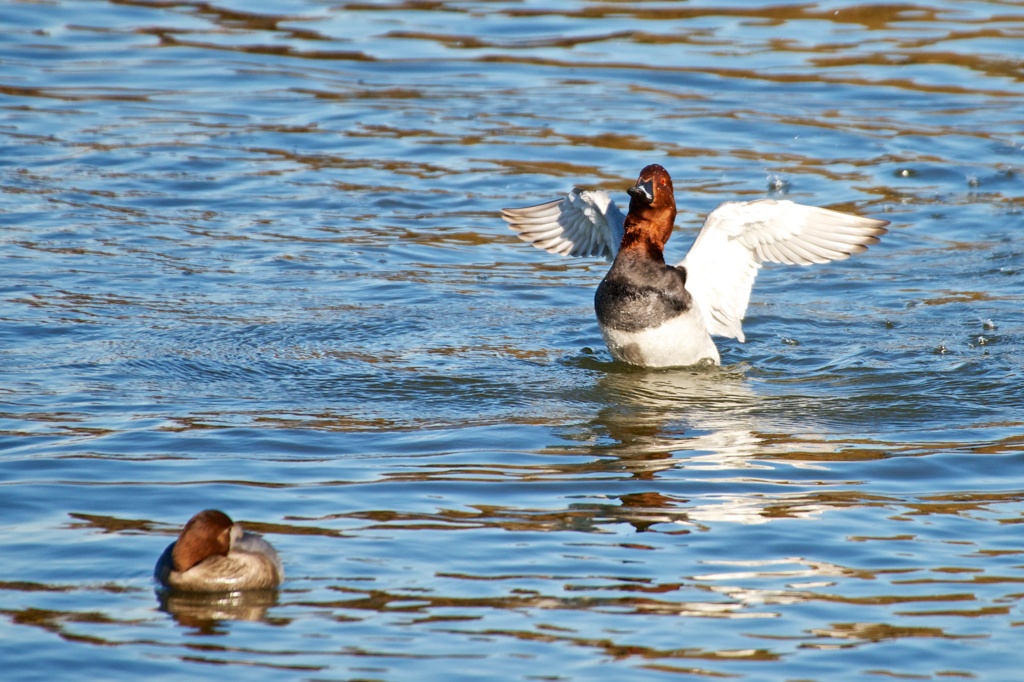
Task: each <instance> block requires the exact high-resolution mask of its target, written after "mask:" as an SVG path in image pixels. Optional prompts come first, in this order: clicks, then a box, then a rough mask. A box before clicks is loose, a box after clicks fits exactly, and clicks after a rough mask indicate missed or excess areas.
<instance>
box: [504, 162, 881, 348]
mask: <svg viewBox="0 0 1024 682" xmlns="http://www.w3.org/2000/svg"><path fill="white" fill-rule="evenodd" d="M628 191H629V195H630V202H629V213H628V214H627V215H625V216H623V215H622V212H621V211H619V209H618V207H616V206H615V204H614V202H612V201H611V199H610V198H609V196H608V194H607V193H605V192H600V191H598V192H584V191H580V190H574V191H573V193H571V194H570V195H569V196H567V197H565V198H564V199H560V200H557V201H551V202H548V203H545V204H540V205H537V206H529V207H526V208H515V209H503V210H502V217H503V218H504V219H505V220H506V221H507V222H508V223H509V226H510V227H511V228H512V229H513V230H515V231H516V232H517V233H518V235H519V238H520V239H522V240H524V241H528V242H530V243H532V244H533V245H534V246H536V247H538V248H542V249H545V250H547V251H551V252H553V253H559V254H562V255H571V256H604V257H605V258H609V259H612V258H613V259H614V260H613V262H612V267H611V270H609V271H608V274H607V275H605V277H604V279H603V280H602V281H601V284H600V285H599V286H598V288H597V292H596V294H595V296H594V309H595V312H596V313H597V321H598V325H599V326H600V328H601V335H602V336H603V337H604V340H605V343H606V344H607V345H608V350H609V351H610V352H611V354H612V357H613V358H615V359H616V360H619V361H622V362H626V363H629V364H632V365H639V366H642V367H681V366H688V365H695V364H698V363H701V362H711V363H714V364H719V363H720V362H721V358H720V356H719V353H718V349H717V348H716V347H715V343H714V341H712V339H711V336H712V335H716V336H726V337H730V338H736V339H739V340H740V341H743V340H744V336H743V329H742V321H743V317H744V315H745V313H746V310H747V304H748V303H749V301H750V290H751V287H752V286H753V284H754V278H755V277H756V276H757V271H758V269H759V268H760V267H761V264H762V263H763V262H765V261H771V262H776V263H787V264H798V265H808V264H811V263H826V262H828V261H832V260H841V259H844V258H848V257H849V256H850V255H851V254H854V253H860V252H862V251H865V250H866V249H867V245H868V244H874V243H877V242H878V235H881V234H885V232H886V231H887V230H886V229H885V225H888V224H889V223H888V221H885V220H873V219H871V218H861V217H858V216H852V215H848V214H845V213H838V212H836V211H830V210H828V209H824V208H816V207H813V206H803V205H801V204H795V203H793V202H791V201H774V200H770V199H762V200H759V201H748V202H742V203H739V202H729V203H724V204H722V205H720V206H719V207H718V208H716V209H715V210H714V211H712V212H711V214H710V215H708V217H707V219H706V220H705V221H704V226H703V227H702V228H701V231H700V233H699V234H698V235H697V239H696V240H695V241H694V243H693V246H692V247H690V251H689V253H687V255H686V258H684V259H683V261H682V262H681V263H679V264H678V265H674V266H673V265H668V264H666V263H665V257H664V251H663V250H664V247H665V243H666V242H667V241H668V239H669V237H670V236H671V235H672V226H673V223H674V222H675V217H676V204H675V194H674V192H673V188H672V179H671V178H670V177H669V174H668V171H666V170H665V169H664V168H662V167H661V166H659V165H657V164H652V165H650V166H647V167H646V168H644V169H643V170H642V171H641V172H640V177H639V178H638V179H637V182H636V184H635V185H634V186H633V187H631V188H630V189H629V190H628Z"/></svg>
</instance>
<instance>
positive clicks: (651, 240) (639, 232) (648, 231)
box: [619, 214, 672, 263]
mask: <svg viewBox="0 0 1024 682" xmlns="http://www.w3.org/2000/svg"><path fill="white" fill-rule="evenodd" d="M658 222H662V221H653V220H650V219H647V218H641V217H637V216H635V215H633V214H630V215H628V216H626V224H625V230H624V233H623V235H622V243H621V244H620V245H619V253H626V254H636V255H643V256H645V257H647V258H650V259H652V260H654V261H657V262H658V263H664V262H665V253H664V248H665V241H666V240H667V238H668V235H669V234H671V233H672V221H669V222H668V228H667V229H666V228H665V227H662V226H659V225H658V224H657V223H658Z"/></svg>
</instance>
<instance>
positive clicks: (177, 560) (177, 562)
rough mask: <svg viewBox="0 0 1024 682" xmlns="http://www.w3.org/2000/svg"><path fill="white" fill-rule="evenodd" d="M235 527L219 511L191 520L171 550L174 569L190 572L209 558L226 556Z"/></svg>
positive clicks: (208, 512)
mask: <svg viewBox="0 0 1024 682" xmlns="http://www.w3.org/2000/svg"><path fill="white" fill-rule="evenodd" d="M234 525H235V524H234V522H233V521H232V520H231V517H229V516H228V515H227V514H225V513H224V512H222V511H218V510H216V509H206V510H203V511H201V512H199V513H198V514H196V515H195V516H193V517H192V518H191V519H189V520H188V523H186V524H185V527H184V528H182V529H181V535H179V536H178V541H177V542H175V543H174V549H173V550H172V551H171V560H172V561H173V562H174V570H176V571H187V570H188V569H190V568H192V567H193V566H195V565H196V564H198V563H199V562H200V561H202V560H203V559H206V558H207V557H211V556H217V555H220V556H227V555H228V552H229V551H230V550H231V529H232V528H233V527H234Z"/></svg>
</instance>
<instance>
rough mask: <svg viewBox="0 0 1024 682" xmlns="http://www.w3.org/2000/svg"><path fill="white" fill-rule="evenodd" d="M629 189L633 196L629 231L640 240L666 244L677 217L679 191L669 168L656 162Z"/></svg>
mask: <svg viewBox="0 0 1024 682" xmlns="http://www.w3.org/2000/svg"><path fill="white" fill-rule="evenodd" d="M626 191H627V192H628V193H629V197H630V198H629V214H628V215H627V216H626V234H627V235H629V234H630V233H631V232H632V233H634V234H635V236H636V237H637V239H638V241H648V242H653V243H654V244H656V245H657V246H658V248H659V249H660V248H662V247H664V246H665V242H667V241H668V238H669V237H670V236H672V226H673V225H674V224H675V221H676V195H675V190H673V188H672V177H671V176H670V175H669V174H668V171H667V170H665V169H664V168H663V167H662V166H660V165H658V164H656V163H652V164H651V165H649V166H646V167H645V168H644V169H643V170H642V171H640V177H639V178H637V181H636V184H635V185H633V186H632V187H630V188H629V189H628V190H626Z"/></svg>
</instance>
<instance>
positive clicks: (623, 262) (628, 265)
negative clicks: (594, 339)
mask: <svg viewBox="0 0 1024 682" xmlns="http://www.w3.org/2000/svg"><path fill="white" fill-rule="evenodd" d="M685 285H686V271H685V270H684V269H683V268H680V267H673V266H671V265H665V264H664V263H659V262H656V261H652V260H651V259H649V258H645V257H643V256H641V255H640V254H631V253H627V252H621V253H619V256H618V257H617V258H616V259H615V263H614V264H613V265H612V268H611V270H609V271H608V274H607V275H605V278H604V279H603V280H601V284H600V285H599V286H598V287H597V292H596V293H595V294H594V310H595V312H596V313H597V320H598V322H600V323H601V324H602V325H605V326H607V327H612V328H614V329H620V330H622V331H627V332H638V331H642V330H644V329H651V328H654V327H659V326H661V325H662V324H664V323H665V322H668V321H669V320H671V319H673V318H675V317H677V316H679V315H681V314H682V313H684V312H686V311H687V310H689V309H690V306H692V305H693V299H692V298H691V297H690V292H688V291H687V290H686V286H685Z"/></svg>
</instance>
